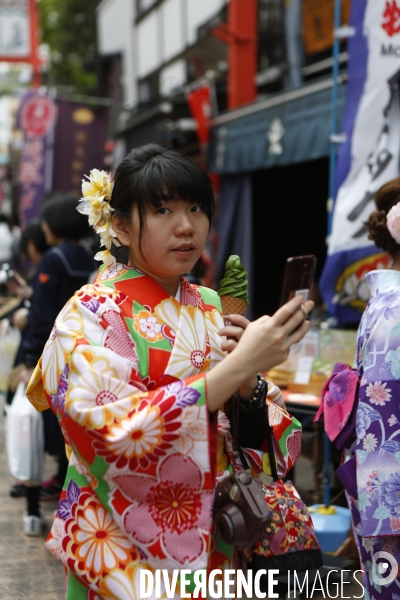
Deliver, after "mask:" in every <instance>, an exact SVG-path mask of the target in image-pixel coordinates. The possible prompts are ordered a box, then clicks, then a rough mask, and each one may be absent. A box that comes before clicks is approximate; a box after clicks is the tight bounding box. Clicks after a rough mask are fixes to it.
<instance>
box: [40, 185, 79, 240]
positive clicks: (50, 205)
mask: <svg viewBox="0 0 400 600" xmlns="http://www.w3.org/2000/svg"><path fill="white" fill-rule="evenodd" d="M78 202H79V201H78V198H76V196H72V195H70V194H59V195H56V196H53V197H52V198H50V199H49V200H47V201H46V202H45V203H44V204H43V206H42V210H41V213H40V218H41V219H42V220H43V221H46V223H47V225H48V226H49V228H50V229H51V231H52V233H53V234H54V235H55V236H56V237H58V238H62V239H64V240H80V239H82V238H84V237H86V236H89V235H90V234H91V227H90V226H89V222H88V218H87V216H86V215H82V214H81V213H79V212H78V211H77V210H76V207H77V206H78Z"/></svg>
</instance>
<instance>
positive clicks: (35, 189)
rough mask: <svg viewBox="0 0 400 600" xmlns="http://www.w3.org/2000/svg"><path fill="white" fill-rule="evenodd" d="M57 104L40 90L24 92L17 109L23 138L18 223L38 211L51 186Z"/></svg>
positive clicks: (25, 220) (34, 215)
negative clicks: (52, 147)
mask: <svg viewBox="0 0 400 600" xmlns="http://www.w3.org/2000/svg"><path fill="white" fill-rule="evenodd" d="M55 117H56V105H55V104H54V102H53V100H52V99H51V98H50V97H49V96H48V95H47V94H46V93H42V92H41V91H30V92H28V93H26V94H25V95H24V96H23V98H22V100H21V104H20V108H19V112H18V119H17V120H18V127H19V129H21V130H22V131H23V135H24V139H23V143H22V149H21V154H20V159H19V173H18V180H19V219H20V224H21V227H22V228H24V227H25V225H26V223H27V222H28V221H29V220H30V219H33V218H35V217H37V216H38V215H39V212H40V206H41V204H42V201H43V198H44V196H45V193H46V192H47V191H49V190H50V189H51V170H52V161H51V156H52V149H51V146H52V141H53V135H54V124H55Z"/></svg>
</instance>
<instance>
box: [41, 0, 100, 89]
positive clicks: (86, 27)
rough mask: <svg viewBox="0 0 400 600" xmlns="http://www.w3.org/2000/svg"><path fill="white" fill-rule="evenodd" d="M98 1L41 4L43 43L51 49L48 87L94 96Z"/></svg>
mask: <svg viewBox="0 0 400 600" xmlns="http://www.w3.org/2000/svg"><path fill="white" fill-rule="evenodd" d="M97 4H98V0H39V11H40V28H41V41H42V43H43V44H48V46H49V48H50V57H51V59H50V64H49V70H48V73H47V76H46V78H47V83H48V84H49V85H62V86H73V88H74V91H75V92H78V93H82V94H95V93H96V86H97V75H96V67H95V65H96V13H95V9H96V6H97Z"/></svg>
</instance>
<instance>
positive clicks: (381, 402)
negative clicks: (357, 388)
mask: <svg viewBox="0 0 400 600" xmlns="http://www.w3.org/2000/svg"><path fill="white" fill-rule="evenodd" d="M390 392H391V390H390V389H389V388H386V382H385V383H381V382H380V381H376V382H375V383H370V384H369V385H368V387H367V391H366V392H365V393H366V395H367V396H368V398H369V401H370V402H371V404H376V406H385V402H389V401H390V399H391V397H392V395H391V393H390Z"/></svg>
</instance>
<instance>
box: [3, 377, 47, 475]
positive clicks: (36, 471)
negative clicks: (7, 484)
mask: <svg viewBox="0 0 400 600" xmlns="http://www.w3.org/2000/svg"><path fill="white" fill-rule="evenodd" d="M25 392H26V386H25V384H24V383H22V382H21V383H19V384H18V387H17V389H16V391H15V394H14V398H13V400H12V404H11V406H10V408H9V409H8V411H7V422H6V431H7V436H6V444H7V458H8V468H9V471H10V473H11V475H12V476H13V477H15V478H16V479H18V480H19V481H23V482H24V483H29V484H30V485H39V484H40V483H41V481H42V477H43V464H44V432H43V418H42V415H41V414H40V413H39V412H38V411H37V410H36V409H35V408H34V406H33V405H32V404H31V403H30V402H29V400H28V398H27V397H26V393H25Z"/></svg>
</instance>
